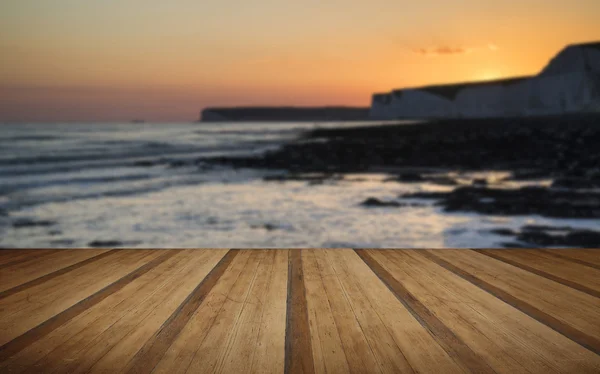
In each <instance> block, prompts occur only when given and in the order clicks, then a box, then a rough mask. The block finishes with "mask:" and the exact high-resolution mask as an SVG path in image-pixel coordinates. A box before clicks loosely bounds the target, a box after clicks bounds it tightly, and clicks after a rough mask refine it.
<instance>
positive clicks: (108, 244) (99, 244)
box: [88, 240, 125, 248]
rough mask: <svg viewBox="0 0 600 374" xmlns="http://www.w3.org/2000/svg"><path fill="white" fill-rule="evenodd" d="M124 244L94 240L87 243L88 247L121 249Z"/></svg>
mask: <svg viewBox="0 0 600 374" xmlns="http://www.w3.org/2000/svg"><path fill="white" fill-rule="evenodd" d="M124 245H125V243H123V242H120V241H118V240H94V241H93V242H89V243H88V247H94V248H97V247H122V246H124Z"/></svg>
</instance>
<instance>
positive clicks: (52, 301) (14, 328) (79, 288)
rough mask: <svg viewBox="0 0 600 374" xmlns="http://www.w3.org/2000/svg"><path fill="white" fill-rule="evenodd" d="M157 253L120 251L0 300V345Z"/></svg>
mask: <svg viewBox="0 0 600 374" xmlns="http://www.w3.org/2000/svg"><path fill="white" fill-rule="evenodd" d="M163 253H164V252H163ZM159 254H160V253H159V252H156V251H155V252H150V251H145V252H144V251H129V252H128V251H123V252H120V253H118V254H116V255H115V256H109V257H105V258H104V259H101V260H100V261H98V262H96V263H94V264H89V265H87V266H84V267H81V268H79V269H76V270H75V271H73V272H71V273H69V274H64V275H62V276H59V277H57V278H54V279H51V280H50V281H48V282H45V283H42V284H39V285H37V286H34V287H32V288H29V289H27V290H26V291H25V292H19V293H16V294H13V295H11V296H8V297H6V298H4V299H2V300H0V310H1V311H2V317H3V318H2V319H1V320H0V344H5V343H7V342H8V341H9V340H11V339H13V338H15V337H17V336H19V335H21V334H23V333H24V332H26V331H27V330H29V329H31V328H33V327H35V326H37V325H39V324H40V323H43V322H44V321H45V320H47V319H49V318H51V317H52V316H54V315H56V314H58V313H60V312H62V311H64V310H66V309H68V308H69V307H71V306H73V305H75V304H77V303H78V302H79V301H81V300H83V299H85V298H87V297H88V296H90V295H92V294H94V293H95V292H97V291H99V290H101V289H102V288H103V287H105V286H107V285H109V284H111V283H112V282H114V281H116V280H118V279H119V278H121V277H122V276H124V275H126V274H128V273H130V272H131V271H133V270H135V269H137V268H138V267H140V266H142V265H144V264H145V263H147V262H149V261H151V260H152V259H153V257H156V256H158V255H159ZM67 289H68V290H69V291H68V292H65V290H67Z"/></svg>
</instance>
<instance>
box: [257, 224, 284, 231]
mask: <svg viewBox="0 0 600 374" xmlns="http://www.w3.org/2000/svg"><path fill="white" fill-rule="evenodd" d="M250 227H251V228H253V229H264V230H267V231H274V230H278V229H280V227H278V226H277V225H274V224H272V223H265V224H262V225H251V226H250Z"/></svg>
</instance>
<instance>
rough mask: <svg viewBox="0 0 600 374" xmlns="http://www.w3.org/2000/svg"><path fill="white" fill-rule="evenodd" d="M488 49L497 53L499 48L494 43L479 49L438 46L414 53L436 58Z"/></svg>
mask: <svg viewBox="0 0 600 374" xmlns="http://www.w3.org/2000/svg"><path fill="white" fill-rule="evenodd" d="M480 49H486V50H489V51H492V52H495V51H497V50H498V49H499V48H498V46H497V45H496V44H494V43H488V44H487V45H486V46H479V47H454V46H447V45H446V46H437V47H430V48H416V49H413V50H412V51H413V52H414V53H416V54H419V55H422V56H427V57H435V56H455V55H464V54H467V53H471V52H473V51H476V50H480Z"/></svg>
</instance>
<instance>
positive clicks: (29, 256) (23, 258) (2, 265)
mask: <svg viewBox="0 0 600 374" xmlns="http://www.w3.org/2000/svg"><path fill="white" fill-rule="evenodd" d="M17 251H18V252H17V253H15V252H11V253H10V254H9V255H7V256H2V257H0V270H4V269H6V268H10V267H12V266H17V265H20V264H22V263H25V262H31V261H32V260H34V261H37V259H39V258H42V257H44V256H47V255H50V254H53V253H56V252H58V251H61V250H60V249H19V250H17Z"/></svg>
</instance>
